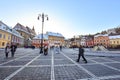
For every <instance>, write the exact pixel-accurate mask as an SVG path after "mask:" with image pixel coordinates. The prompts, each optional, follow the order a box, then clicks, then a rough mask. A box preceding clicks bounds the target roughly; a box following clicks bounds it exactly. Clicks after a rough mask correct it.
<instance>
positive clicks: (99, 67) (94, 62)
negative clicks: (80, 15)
mask: <svg viewBox="0 0 120 80" xmlns="http://www.w3.org/2000/svg"><path fill="white" fill-rule="evenodd" d="M39 52H40V50H39V49H29V48H28V49H24V48H18V49H17V51H16V53H15V57H14V58H12V57H11V54H9V57H8V58H7V59H6V58H5V54H4V51H0V80H120V57H116V56H100V55H99V56H97V53H96V55H85V57H86V59H87V60H88V63H84V61H83V60H82V58H81V59H80V62H76V59H77V57H78V51H76V50H74V49H68V48H65V49H63V50H62V51H61V52H60V53H59V54H56V53H55V51H54V50H49V53H48V55H46V56H45V55H44V54H40V53H39ZM87 53H89V52H87ZM90 54H92V52H90ZM94 54H95V52H94ZM99 54H100V53H99ZM102 54H105V55H106V53H102ZM107 54H108V53H107ZM113 55H114V54H113ZM118 55H120V54H118Z"/></svg>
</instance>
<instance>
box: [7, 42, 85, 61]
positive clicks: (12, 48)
mask: <svg viewBox="0 0 120 80" xmlns="http://www.w3.org/2000/svg"><path fill="white" fill-rule="evenodd" d="M16 49H17V45H15V44H14V43H11V45H10V44H9V43H7V45H6V47H5V56H6V58H8V54H9V53H10V52H11V57H14V54H15V51H16ZM60 50H62V46H55V52H56V53H59V51H60ZM47 54H48V46H44V55H47ZM80 57H82V58H83V61H85V63H87V60H86V58H85V57H84V49H83V48H82V46H79V53H78V59H77V60H76V61H77V62H79V61H80Z"/></svg>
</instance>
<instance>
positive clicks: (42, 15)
mask: <svg viewBox="0 0 120 80" xmlns="http://www.w3.org/2000/svg"><path fill="white" fill-rule="evenodd" d="M40 17H41V18H42V35H41V47H40V53H43V27H44V20H45V18H46V20H48V15H45V14H44V13H42V14H38V20H40Z"/></svg>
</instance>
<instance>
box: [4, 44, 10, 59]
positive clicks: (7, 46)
mask: <svg viewBox="0 0 120 80" xmlns="http://www.w3.org/2000/svg"><path fill="white" fill-rule="evenodd" d="M9 52H10V44H9V43H7V45H6V47H5V56H6V58H8V53H9Z"/></svg>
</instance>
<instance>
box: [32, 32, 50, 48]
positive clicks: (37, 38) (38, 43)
mask: <svg viewBox="0 0 120 80" xmlns="http://www.w3.org/2000/svg"><path fill="white" fill-rule="evenodd" d="M41 41H42V34H39V35H36V36H35V37H34V38H33V39H32V45H33V46H35V47H36V48H39V47H41ZM45 45H49V41H48V35H46V34H43V46H45Z"/></svg>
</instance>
